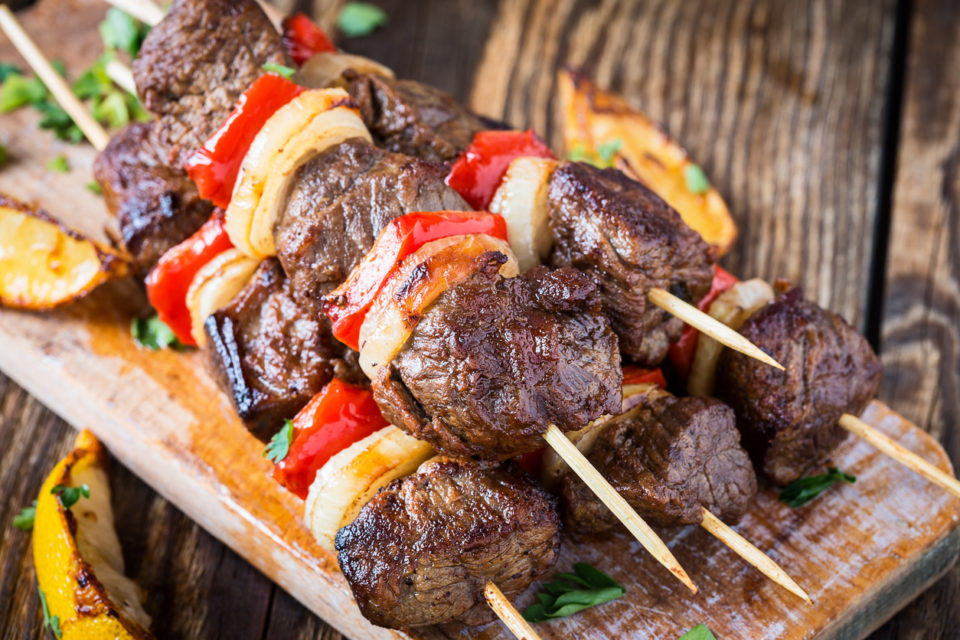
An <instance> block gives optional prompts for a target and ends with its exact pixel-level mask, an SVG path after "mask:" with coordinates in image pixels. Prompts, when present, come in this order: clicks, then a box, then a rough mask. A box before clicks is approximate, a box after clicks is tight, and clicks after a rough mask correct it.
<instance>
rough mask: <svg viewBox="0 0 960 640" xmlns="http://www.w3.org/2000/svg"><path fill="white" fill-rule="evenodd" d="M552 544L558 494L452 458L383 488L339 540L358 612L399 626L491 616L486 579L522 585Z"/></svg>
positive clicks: (509, 470) (550, 558) (516, 588)
mask: <svg viewBox="0 0 960 640" xmlns="http://www.w3.org/2000/svg"><path fill="white" fill-rule="evenodd" d="M559 547H560V522H559V517H558V515H557V512H556V505H555V500H554V499H553V498H552V497H551V496H550V495H549V494H547V493H546V492H545V491H544V490H542V489H540V488H539V487H538V486H536V485H535V484H534V483H533V482H532V481H530V480H529V478H527V476H526V475H524V474H522V473H521V472H519V470H518V469H517V467H516V466H514V465H509V466H507V467H501V468H493V469H483V468H481V467H478V466H476V465H470V464H465V463H462V462H455V461H450V460H444V461H437V462H428V463H426V464H425V465H424V466H422V467H421V469H420V471H419V472H418V473H417V474H415V475H412V476H408V477H406V478H403V479H401V480H396V481H394V482H393V483H391V484H390V485H388V486H387V487H385V488H384V489H383V490H381V491H380V492H379V493H378V494H377V495H376V496H374V498H373V499H372V500H371V501H370V502H369V503H368V504H367V505H366V506H364V508H363V509H362V510H361V511H360V514H359V515H358V516H357V518H356V519H355V520H354V521H353V523H351V524H349V525H347V526H346V527H344V528H342V529H341V530H340V531H339V532H338V533H337V539H336V548H337V551H339V561H340V568H341V569H342V571H343V574H344V576H346V578H347V581H348V582H349V583H350V588H351V589H352V590H353V594H354V597H355V598H356V600H357V603H358V604H359V605H360V610H361V611H362V612H363V615H364V616H365V617H366V618H367V619H369V620H370V621H372V622H373V623H374V624H378V625H381V626H385V627H393V628H399V629H409V628H411V627H418V626H423V625H429V624H442V623H446V622H462V623H464V624H468V625H475V624H482V623H484V622H489V621H490V620H492V619H493V614H492V612H491V611H490V609H489V608H488V607H487V606H486V604H485V602H484V598H483V587H484V585H485V584H486V583H487V582H488V581H491V580H492V581H493V582H494V583H495V584H496V585H497V586H498V587H500V589H501V590H502V591H503V592H504V594H505V595H507V596H508V597H509V596H511V595H514V594H517V593H519V592H521V591H523V590H524V589H525V588H526V587H527V586H528V585H529V584H530V583H531V582H533V580H535V579H536V578H538V577H540V576H542V575H543V574H544V573H545V572H546V571H547V570H549V568H550V567H551V566H553V564H554V562H555V560H556V557H557V553H558V551H559Z"/></svg>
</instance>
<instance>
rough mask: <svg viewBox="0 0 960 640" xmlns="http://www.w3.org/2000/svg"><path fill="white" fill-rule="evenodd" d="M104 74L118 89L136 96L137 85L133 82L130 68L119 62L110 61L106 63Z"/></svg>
mask: <svg viewBox="0 0 960 640" xmlns="http://www.w3.org/2000/svg"><path fill="white" fill-rule="evenodd" d="M106 72H107V77H108V78H110V79H111V80H113V82H114V83H115V84H116V85H117V86H118V87H120V88H121V89H123V90H124V91H129V92H130V93H132V94H133V95H137V83H136V82H135V81H134V80H133V71H131V70H130V67H128V66H127V65H125V64H123V63H122V62H120V61H119V60H111V61H110V62H108V63H107V68H106Z"/></svg>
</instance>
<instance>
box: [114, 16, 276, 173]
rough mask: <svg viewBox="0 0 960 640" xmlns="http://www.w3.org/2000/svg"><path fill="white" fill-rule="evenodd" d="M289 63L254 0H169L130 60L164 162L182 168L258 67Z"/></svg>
mask: <svg viewBox="0 0 960 640" xmlns="http://www.w3.org/2000/svg"><path fill="white" fill-rule="evenodd" d="M268 62H273V63H276V64H285V65H289V64H290V63H289V61H288V60H287V56H286V53H285V51H284V47H283V41H282V40H281V38H280V35H279V34H278V33H277V31H276V30H275V29H274V28H273V25H272V24H271V23H270V21H269V19H268V18H267V17H266V16H265V15H264V13H263V11H262V10H261V9H260V7H259V5H258V4H257V3H256V2H255V1H254V0H176V1H175V2H174V3H173V6H172V7H171V9H170V11H169V12H168V13H167V15H166V17H165V18H164V19H163V20H162V21H161V22H160V24H158V25H157V26H156V27H154V28H153V29H151V30H150V34H149V35H148V36H147V38H146V40H145V41H144V43H143V47H142V48H141V49H140V54H139V56H138V57H137V59H136V60H134V63H133V74H134V79H135V80H136V83H137V90H138V91H139V93H140V98H141V99H142V100H143V104H144V106H146V107H147V109H149V110H150V111H152V112H154V113H155V114H157V116H159V126H158V127H157V128H156V130H155V131H154V138H155V140H156V142H157V144H158V146H159V147H160V148H162V149H164V150H166V151H167V152H168V153H169V156H168V157H167V161H168V162H170V164H172V165H173V166H177V167H180V166H183V163H184V161H186V159H187V158H188V157H189V155H190V154H191V153H192V152H193V151H194V150H195V149H197V148H198V147H199V146H200V145H202V144H203V143H204V142H205V141H206V140H207V138H209V137H210V135H212V134H213V132H214V131H216V130H217V128H219V127H220V125H221V124H223V122H224V120H225V119H226V117H227V115H228V114H229V113H230V111H231V110H233V107H234V104H236V102H237V99H238V98H239V97H240V94H242V93H243V92H244V91H246V90H247V88H248V87H249V86H250V85H251V84H252V83H253V81H254V80H256V79H257V78H258V77H260V76H261V75H263V73H264V71H263V65H264V64H266V63H268Z"/></svg>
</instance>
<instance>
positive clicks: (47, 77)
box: [0, 5, 110, 151]
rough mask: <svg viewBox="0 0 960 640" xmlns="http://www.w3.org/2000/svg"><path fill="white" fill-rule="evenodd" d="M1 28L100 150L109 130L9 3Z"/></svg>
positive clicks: (2, 10)
mask: <svg viewBox="0 0 960 640" xmlns="http://www.w3.org/2000/svg"><path fill="white" fill-rule="evenodd" d="M0 28H2V29H3V31H4V33H6V34H7V37H8V38H10V41H11V42H12V43H13V46H15V47H16V48H17V51H19V52H20V55H22V56H23V57H24V58H26V60H27V63H28V64H29V65H30V67H31V68H32V69H33V71H34V72H35V73H36V74H37V76H39V77H40V79H41V80H43V83H44V84H45V85H47V88H48V89H49V90H50V93H52V94H53V97H54V98H56V99H57V102H58V103H59V104H60V106H61V107H63V110H64V111H66V112H67V114H69V116H70V118H71V119H72V120H73V121H74V122H75V123H76V124H77V126H78V127H80V130H81V131H83V135H85V136H86V137H87V140H89V141H90V144H92V145H93V147H94V148H95V149H96V150H97V151H102V150H103V148H104V147H106V146H107V142H109V141H110V136H109V135H108V134H107V132H106V130H104V128H103V127H101V126H100V123H99V122H97V121H96V120H94V119H93V116H91V115H90V113H89V112H88V111H87V109H86V107H84V106H83V103H82V102H80V100H79V99H78V98H77V96H75V95H74V93H73V91H72V90H71V89H70V87H69V86H67V83H66V81H64V79H63V78H62V77H61V76H60V74H59V73H57V70H56V69H54V68H53V66H52V65H51V64H50V63H49V62H48V61H47V59H46V57H45V56H44V55H43V53H42V52H41V51H40V49H38V48H37V45H36V44H35V43H34V42H33V40H32V39H31V38H30V36H29V35H27V32H26V31H24V30H23V27H21V26H20V23H19V22H18V21H17V19H16V17H14V15H13V13H12V12H11V11H10V9H9V8H8V7H7V5H0Z"/></svg>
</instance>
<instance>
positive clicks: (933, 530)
mask: <svg viewBox="0 0 960 640" xmlns="http://www.w3.org/2000/svg"><path fill="white" fill-rule="evenodd" d="M101 16H102V5H100V4H99V3H97V2H93V1H92V0H56V1H55V0H46V1H45V2H44V3H42V4H41V6H40V7H39V8H38V9H36V10H34V11H33V12H32V14H30V15H27V16H25V22H26V25H27V27H28V29H30V30H31V32H33V33H35V34H36V35H37V36H38V40H39V41H40V46H41V48H42V49H43V50H44V51H46V52H48V54H50V55H53V56H57V57H61V58H63V59H65V60H69V61H74V62H76V66H74V69H76V68H79V67H81V66H82V65H84V64H87V63H89V61H90V60H92V59H93V58H94V57H95V56H96V55H97V53H98V51H99V42H98V40H97V37H96V29H95V27H96V24H97V23H98V21H99V20H100V19H101ZM31 27H33V28H31ZM12 57H13V55H12V53H11V52H10V49H9V46H8V44H7V43H6V42H3V43H0V59H5V60H9V59H11V58H12ZM36 121H37V118H36V116H35V115H34V114H33V113H31V112H29V111H21V112H17V113H15V114H12V115H6V116H0V125H2V126H0V142H2V143H3V144H5V145H6V146H7V148H8V150H9V151H10V154H11V163H10V164H9V165H8V166H7V167H5V168H4V169H3V170H2V171H0V191H2V192H4V193H7V194H10V195H13V196H15V197H18V198H20V199H23V200H27V201H32V202H35V203H36V204H38V205H40V206H42V207H43V208H45V209H47V210H48V211H49V212H51V213H52V214H54V215H55V216H57V217H59V218H60V219H62V220H63V221H65V222H66V223H68V224H70V225H73V226H75V227H76V228H78V229H81V230H83V231H85V232H87V233H91V234H94V235H96V236H98V237H100V238H102V237H103V232H102V230H103V228H104V227H105V226H107V225H109V224H110V220H109V216H108V214H107V212H106V210H105V208H104V205H103V202H102V200H101V199H100V198H98V197H97V196H94V195H93V194H91V193H90V192H88V191H87V190H86V189H85V188H84V184H85V183H87V182H89V181H90V179H91V178H90V164H91V162H92V159H93V155H94V154H93V151H92V150H91V149H90V148H89V147H85V146H81V147H72V146H69V145H63V144H61V143H58V142H56V141H55V140H53V137H52V136H51V135H50V134H48V133H46V132H38V131H37V130H36V127H35V125H36ZM59 153H66V154H67V155H68V157H69V159H70V163H71V165H72V167H73V170H72V172H71V173H69V174H66V175H60V174H52V173H50V172H48V171H45V170H44V169H43V167H44V166H45V165H46V163H47V162H48V161H49V160H50V159H51V158H52V157H54V156H55V155H57V154H59ZM144 310H145V302H144V299H143V295H142V293H141V291H140V288H139V287H138V286H137V285H136V284H135V283H133V282H132V281H126V282H120V283H114V284H111V285H108V286H107V287H105V288H102V289H101V290H99V291H97V292H95V293H94V294H93V295H92V296H91V297H89V298H88V299H86V300H83V301H80V302H78V303H76V304H74V305H72V306H70V307H68V308H65V309H61V310H58V311H54V312H50V313H42V314H41V313H27V312H17V311H10V310H0V369H2V370H3V371H4V372H5V373H7V374H8V375H9V376H10V377H11V378H13V379H14V380H15V381H16V382H17V383H18V384H20V385H22V386H23V387H25V388H26V389H27V390H28V391H29V392H30V393H32V394H34V395H35V396H37V397H38V398H40V399H41V400H42V401H43V402H44V403H45V404H47V405H48V406H50V407H51V408H52V409H53V410H54V411H56V412H57V413H59V414H60V415H61V416H63V418H64V419H66V420H68V421H69V422H70V423H71V424H73V425H75V426H76V427H78V428H79V427H87V428H89V429H91V430H93V432H94V433H96V434H97V436H98V437H100V438H101V439H102V440H103V441H104V442H105V444H106V445H107V446H108V447H109V449H110V450H111V452H112V453H113V454H114V455H115V456H116V457H117V458H118V459H119V460H120V461H121V462H122V463H123V464H125V465H126V466H128V467H129V468H130V469H132V470H133V471H134V472H135V473H136V474H138V475H139V476H141V477H142V478H143V479H144V480H145V481H146V482H147V483H149V484H150V485H151V486H152V487H154V488H155V489H156V490H157V491H158V492H159V493H161V494H162V495H163V496H164V497H166V498H167V499H168V500H170V501H171V502H173V503H175V504H176V505H177V506H178V507H179V508H181V509H182V510H183V511H184V512H186V513H187V514H188V515H189V516H190V517H192V518H194V519H195V520H197V522H199V523H200V524H201V525H202V526H203V527H204V528H205V529H207V530H208V531H210V532H211V533H213V534H214V535H215V536H217V537H218V538H219V539H221V540H223V541H224V542H225V543H226V544H228V545H229V546H230V547H231V548H233V549H234V550H236V551H237V552H238V553H240V554H241V555H242V556H243V557H244V558H246V559H247V560H249V561H250V562H251V563H252V564H254V565H255V566H256V567H258V568H259V569H260V570H261V571H263V572H264V573H265V574H266V575H268V576H270V577H271V578H272V579H273V580H275V581H276V582H277V583H278V584H279V585H281V586H282V587H283V588H284V589H286V590H287V591H289V592H290V593H291V594H292V595H293V596H295V597H296V598H297V599H299V600H300V601H301V602H302V603H303V604H304V605H306V606H307V607H309V608H310V609H311V610H312V611H314V612H315V613H316V614H317V615H319V616H321V617H322V618H324V619H325V620H327V621H328V622H330V623H331V624H332V625H334V626H335V627H337V628H338V629H339V630H341V631H342V632H343V633H345V634H346V635H348V636H349V637H351V638H355V639H367V638H388V637H398V638H399V637H408V636H405V635H404V634H400V633H396V632H392V631H388V630H385V629H380V628H377V627H373V626H371V625H370V624H369V623H367V622H366V621H365V620H364V619H363V618H362V617H361V615H360V613H359V611H358V609H357V607H356V604H355V603H354V601H353V598H352V597H351V595H350V592H349V589H348V587H347V585H346V582H345V581H344V579H343V577H342V576H341V574H340V572H339V570H338V568H337V563H336V559H335V558H334V557H333V556H331V555H330V554H328V553H326V552H324V551H323V550H322V549H321V548H320V547H319V546H318V545H317V544H316V543H315V542H314V541H313V539H312V537H311V535H310V533H309V532H308V531H307V529H306V527H305V526H304V525H303V524H302V523H301V517H302V512H303V505H302V503H301V502H300V500H298V499H297V498H295V497H293V496H292V495H291V494H289V493H287V492H286V491H284V490H283V489H282V488H281V487H280V486H279V485H277V484H276V483H275V482H274V481H273V480H272V479H271V478H270V476H269V472H270V464H269V463H268V462H267V461H266V460H264V458H263V456H262V451H263V445H262V444H261V443H260V442H258V441H257V440H255V439H254V438H253V437H251V436H250V435H249V434H248V433H247V432H246V431H245V430H244V429H243V427H242V425H241V424H240V422H239V420H238V419H237V418H236V416H235V415H234V413H233V410H232V408H231V406H230V403H229V400H228V399H227V398H226V397H225V396H224V395H223V394H222V393H220V391H219V390H218V389H217V387H216V385H215V384H214V382H213V381H212V380H211V378H210V377H209V376H208V375H207V374H206V372H205V370H204V367H203V364H202V358H201V356H200V354H198V353H195V352H194V353H174V352H169V351H167V352H159V353H153V352H146V351H142V350H139V349H138V348H137V347H136V346H135V345H134V343H133V342H132V340H131V338H130V333H129V326H130V321H131V319H132V318H133V317H134V316H135V315H137V314H138V313H142V312H143V311H144ZM864 419H865V420H866V421H867V422H869V423H871V424H872V425H874V426H875V427H877V428H878V429H880V430H881V431H882V432H884V433H886V434H888V435H890V436H892V437H894V438H895V439H897V440H899V441H900V442H901V443H902V444H904V445H905V446H907V447H908V448H910V449H912V450H913V451H916V452H917V453H919V454H920V455H922V456H924V457H925V458H927V459H928V460H932V461H934V462H935V463H936V464H938V465H939V466H940V467H941V468H943V469H950V463H949V460H948V458H947V456H946V454H945V453H944V451H943V449H941V447H940V446H939V445H938V444H937V443H936V442H935V441H934V440H933V439H932V438H930V437H929V436H928V435H927V434H926V433H925V432H923V431H922V430H920V429H919V428H917V427H916V426H914V425H912V424H910V423H909V422H907V421H906V420H904V419H903V418H902V417H900V416H898V415H897V414H896V413H894V412H893V411H892V410H890V409H889V408H887V407H886V406H885V405H883V404H882V403H879V402H874V403H873V404H872V405H871V406H870V407H869V408H868V409H867V411H866V413H865V414H864ZM832 462H833V463H834V464H836V465H837V466H839V467H841V468H843V469H844V470H846V471H848V472H850V473H853V474H855V475H856V476H857V482H856V484H854V485H844V486H841V487H839V488H836V489H834V490H832V491H830V492H829V493H828V494H826V495H824V496H823V497H822V498H820V499H818V500H817V501H815V502H814V503H812V504H811V505H809V506H807V507H804V508H801V509H796V510H791V509H789V508H788V507H786V506H785V505H783V504H782V503H780V502H779V501H778V500H777V497H776V492H775V491H774V490H773V489H772V488H770V487H766V488H764V489H763V490H762V491H761V493H760V494H759V496H758V497H757V500H756V502H755V503H754V505H753V506H752V508H751V511H750V513H749V514H748V515H747V517H746V518H744V520H743V522H742V523H741V524H740V525H739V526H738V527H737V529H738V530H739V531H740V532H741V533H742V534H743V535H745V536H746V537H747V538H749V539H750V540H751V541H753V542H754V543H755V544H757V545H758V546H759V547H760V548H761V549H763V550H764V551H766V552H767V553H769V555H770V556H771V557H773V558H774V560H776V561H777V562H779V563H780V564H781V565H782V566H783V567H784V568H785V569H786V570H787V571H788V572H789V573H790V574H791V575H792V576H793V577H794V578H796V579H797V581H798V582H799V583H800V584H801V586H803V587H804V588H805V589H806V590H807V592H808V593H809V594H810V596H811V597H812V598H813V599H814V601H815V604H814V605H813V606H807V605H804V604H803V603H802V602H800V601H799V600H798V599H797V598H795V597H793V596H791V595H790V594H789V593H787V592H786V591H784V590H782V589H780V588H779V587H777V586H776V585H774V584H773V583H771V582H770V581H769V580H767V579H766V578H764V577H763V576H762V575H760V574H759V573H758V572H756V571H755V570H753V569H752V568H750V567H748V566H746V565H745V564H744V563H743V562H742V561H741V560H740V559H739V558H738V557H736V556H735V555H734V554H733V553H732V552H731V551H729V550H727V549H726V548H725V547H723V546H722V545H721V544H720V543H719V542H718V541H716V540H714V539H713V538H711V537H710V536H709V535H708V534H707V533H706V532H705V531H703V530H701V529H700V528H698V527H686V528H682V529H677V530H667V531H663V532H662V533H663V535H664V538H665V540H666V541H667V543H668V544H669V545H670V547H671V548H672V549H673V551H674V553H675V554H676V556H677V558H678V559H679V561H680V562H681V563H682V565H683V566H684V567H685V568H686V569H687V571H688V572H689V573H690V575H691V577H692V578H693V580H694V581H695V582H696V583H697V584H698V586H699V587H700V589H701V593H700V595H698V596H691V595H690V594H689V593H688V592H687V591H686V589H685V588H684V587H683V586H682V585H681V584H680V583H679V582H677V581H676V580H675V579H673V578H672V577H671V576H670V575H669V574H668V573H667V572H666V571H665V570H664V569H662V568H661V567H660V566H659V565H658V564H657V563H656V562H655V561H653V560H652V559H651V558H650V556H649V555H647V554H646V553H645V552H644V551H643V549H642V548H640V546H639V544H637V543H636V542H634V541H633V540H632V539H630V538H629V537H628V536H627V535H626V534H625V533H624V534H622V535H617V536H614V537H613V538H611V539H608V540H605V541H599V542H598V541H579V540H575V539H573V538H571V537H570V536H566V537H565V539H564V545H563V551H562V553H561V556H560V560H559V563H558V566H557V569H558V570H565V569H568V568H569V567H570V565H571V564H572V563H574V562H576V561H586V562H590V563H591V564H593V565H595V566H597V567H600V568H602V569H603V570H605V571H607V572H608V573H610V574H611V575H612V576H613V577H614V578H615V579H617V580H618V581H619V582H620V583H621V584H623V585H624V587H625V588H626V590H627V595H626V596H625V597H623V598H621V599H620V600H617V601H614V602H612V603H609V604H606V605H604V606H602V607H599V608H595V609H590V610H587V611H584V612H582V613H579V614H577V615H576V616H573V617H571V618H567V619H563V620H558V621H554V622H552V623H549V624H542V625H538V631H539V632H540V633H541V635H542V636H543V637H544V638H626V637H630V638H665V639H668V640H672V639H673V638H676V637H677V636H678V635H680V634H681V633H682V632H683V631H684V630H686V629H688V628H690V627H692V626H694V625H696V624H698V623H701V622H702V623H705V624H707V625H708V626H710V628H711V629H712V630H713V631H714V632H715V634H716V635H717V637H718V638H721V639H734V638H751V639H762V638H770V639H773V638H790V639H800V638H817V639H839V638H844V639H846V638H862V637H864V636H866V635H867V634H868V633H869V632H870V631H872V630H873V629H875V628H876V627H878V626H879V625H880V624H882V623H883V622H884V621H885V620H886V619H887V618H889V617H890V616H892V615H893V614H894V613H895V612H896V611H897V610H898V609H899V608H901V607H902V606H903V605H904V604H906V603H907V602H908V601H909V600H910V599H912V598H913V597H915V596H916V595H917V594H919V593H920V592H921V591H923V590H924V589H925V588H926V587H927V586H928V585H930V584H931V583H932V582H934V581H935V580H936V579H937V578H938V577H939V576H940V575H941V574H943V573H944V572H945V571H946V570H947V569H948V568H949V567H950V566H951V565H952V564H953V562H954V561H956V559H957V557H958V555H960V531H958V523H960V501H957V500H956V499H954V498H952V497H950V496H949V495H948V494H947V493H946V492H945V491H943V490H941V489H939V488H938V487H935V486H933V485H931V484H930V483H928V482H926V481H925V480H923V479H922V478H920V477H919V476H917V475H916V474H914V473H912V472H910V471H908V470H907V469H905V468H903V467H901V466H900V465H898V464H896V463H894V462H892V461H890V460H888V459H887V458H885V457H884V456H882V455H880V454H878V453H877V452H876V451H875V450H874V449H872V448H871V447H869V446H868V445H866V444H864V443H862V442H859V441H855V440H854V439H852V438H851V439H849V440H847V441H846V442H845V443H844V444H843V445H842V446H841V447H840V448H839V449H838V450H837V452H836V455H835V457H834V459H833V461H832ZM534 590H535V588H534V589H533V590H531V591H530V592H528V593H526V594H524V595H523V596H522V597H520V598H518V599H517V600H516V603H517V605H518V606H520V607H522V606H525V605H527V604H529V603H530V601H531V600H532V598H533V592H534ZM415 637H419V638H507V637H510V636H509V633H508V632H507V631H506V629H505V628H504V627H503V626H502V625H500V624H499V623H492V624H490V625H487V626H486V627H484V628H479V629H462V628H459V627H453V626H452V627H450V628H443V629H429V630H426V631H423V632H419V633H417V634H415Z"/></svg>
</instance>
